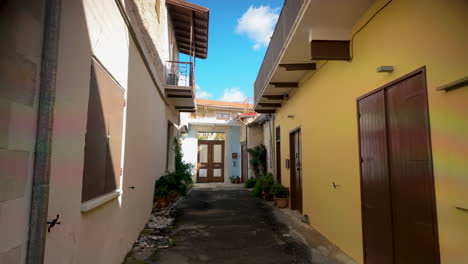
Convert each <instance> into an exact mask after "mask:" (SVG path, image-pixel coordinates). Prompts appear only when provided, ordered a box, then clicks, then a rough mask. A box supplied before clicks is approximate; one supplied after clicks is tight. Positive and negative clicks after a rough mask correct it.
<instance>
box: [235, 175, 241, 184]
mask: <svg viewBox="0 0 468 264" xmlns="http://www.w3.org/2000/svg"><path fill="white" fill-rule="evenodd" d="M239 183H241V178H240V177H239V176H236V184H239Z"/></svg>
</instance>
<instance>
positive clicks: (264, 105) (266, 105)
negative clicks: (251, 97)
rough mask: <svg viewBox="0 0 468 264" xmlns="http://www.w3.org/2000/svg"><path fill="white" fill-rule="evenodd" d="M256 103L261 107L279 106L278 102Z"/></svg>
mask: <svg viewBox="0 0 468 264" xmlns="http://www.w3.org/2000/svg"><path fill="white" fill-rule="evenodd" d="M258 105H260V106H263V107H281V104H280V103H258Z"/></svg>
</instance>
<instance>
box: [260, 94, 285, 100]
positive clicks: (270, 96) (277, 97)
mask: <svg viewBox="0 0 468 264" xmlns="http://www.w3.org/2000/svg"><path fill="white" fill-rule="evenodd" d="M262 97H263V98H266V99H268V100H283V99H284V95H282V94H264V95H262Z"/></svg>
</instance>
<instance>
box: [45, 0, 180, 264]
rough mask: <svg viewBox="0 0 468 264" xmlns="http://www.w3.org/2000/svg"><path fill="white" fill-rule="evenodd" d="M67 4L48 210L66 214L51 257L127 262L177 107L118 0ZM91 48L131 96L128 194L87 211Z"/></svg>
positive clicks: (61, 263)
mask: <svg viewBox="0 0 468 264" xmlns="http://www.w3.org/2000/svg"><path fill="white" fill-rule="evenodd" d="M124 2H127V1H124ZM148 2H154V1H148ZM62 8H63V12H62V16H61V32H60V34H61V35H60V36H61V38H60V53H59V64H58V65H59V68H58V72H57V98H56V108H55V124H54V132H53V133H54V137H53V145H52V148H53V152H52V165H51V185H50V200H49V217H48V218H49V219H53V218H55V216H56V215H57V214H60V220H61V222H62V224H61V225H58V226H56V227H55V228H54V229H53V231H52V232H50V233H48V234H47V243H46V251H45V263H51V264H81V263H96V264H99V263H103V264H108V263H121V262H122V260H123V258H124V257H125V255H126V253H127V252H128V250H129V249H130V248H131V246H132V245H133V243H134V241H135V239H136V238H137V237H138V235H139V232H140V231H141V230H142V229H143V227H144V225H145V223H146V222H147V219H148V217H149V215H150V212H151V209H152V196H153V192H154V181H155V180H156V179H157V178H158V177H160V176H161V175H162V174H164V172H165V169H166V150H167V123H168V120H171V121H172V122H173V123H175V124H176V125H177V124H178V122H179V118H178V113H177V112H176V111H175V110H174V109H173V107H172V106H168V105H166V104H165V102H164V100H163V98H162V97H161V96H160V93H158V91H157V89H162V88H161V86H162V85H159V84H158V85H155V84H154V82H153V80H152V79H151V78H150V73H149V71H148V69H147V68H146V67H145V64H144V62H143V60H142V58H141V56H140V53H139V52H138V49H137V47H136V44H135V41H134V40H133V39H132V37H131V35H130V33H129V31H128V28H127V26H126V24H125V22H124V20H123V18H122V16H121V14H120V12H119V9H118V8H117V5H116V3H115V1H114V0H101V1H94V0H82V1H72V0H68V1H64V2H63V7H62ZM148 19H149V18H148ZM155 19H156V18H155ZM161 23H162V24H164V23H166V26H167V21H166V22H164V21H162V22H161ZM148 30H150V31H151V30H153V29H152V28H149V29H148ZM166 32H167V31H166ZM155 36H159V35H158V34H155ZM161 36H162V35H161ZM160 42H161V43H164V42H165V40H161V41H160ZM158 51H159V50H158ZM161 51H162V52H167V51H168V49H165V50H164V49H162V50H161ZM92 56H95V57H96V58H97V59H98V60H99V61H101V62H102V64H103V66H104V67H105V68H106V69H107V70H108V71H109V72H110V74H111V75H112V77H113V78H115V80H117V82H119V84H120V85H121V86H122V88H123V89H124V90H125V96H126V98H127V102H126V119H125V123H126V124H125V128H126V129H125V138H124V152H123V153H124V154H123V159H122V161H123V176H122V177H121V192H122V194H121V196H120V197H119V198H116V199H113V200H111V201H110V202H108V203H106V204H104V205H102V206H100V207H98V208H95V209H94V210H92V211H90V212H87V213H81V212H80V209H81V192H82V178H83V162H84V143H85V134H86V122H87V105H88V96H89V83H90V66H91V57H92ZM161 57H163V58H168V54H162V55H161ZM150 59H151V58H150ZM130 186H134V187H135V189H134V190H132V189H130V188H129V187H130Z"/></svg>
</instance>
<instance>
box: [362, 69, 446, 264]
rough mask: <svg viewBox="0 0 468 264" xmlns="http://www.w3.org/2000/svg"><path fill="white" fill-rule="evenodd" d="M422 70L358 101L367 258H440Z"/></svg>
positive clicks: (432, 263)
mask: <svg viewBox="0 0 468 264" xmlns="http://www.w3.org/2000/svg"><path fill="white" fill-rule="evenodd" d="M424 75H425V74H424V70H420V71H417V72H415V73H413V74H411V75H408V76H406V77H403V78H402V79H401V80H399V81H395V82H393V83H392V84H390V85H387V86H386V87H384V88H382V89H380V90H379V91H378V92H375V93H373V94H371V95H369V96H366V97H364V98H362V99H360V100H359V101H358V108H359V137H360V138H359V140H360V155H361V192H362V193H361V198H362V216H363V235H364V255H365V262H366V263H367V264H370V263H379V264H380V263H397V264H410V263H425V264H426V263H428V264H437V263H440V256H439V246H438V237H437V236H438V234H437V221H436V219H437V217H436V209H435V194H434V183H433V175H432V157H431V147H430V133H429V131H430V130H429V121H428V120H429V116H428V109H427V94H426V92H427V91H426V86H425V76H424Z"/></svg>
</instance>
